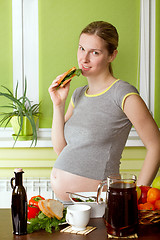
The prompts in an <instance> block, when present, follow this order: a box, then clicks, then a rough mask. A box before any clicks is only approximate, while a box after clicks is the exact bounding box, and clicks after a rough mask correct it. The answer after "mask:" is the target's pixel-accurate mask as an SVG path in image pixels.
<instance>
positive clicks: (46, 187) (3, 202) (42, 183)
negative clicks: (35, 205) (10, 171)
mask: <svg viewBox="0 0 160 240" xmlns="http://www.w3.org/2000/svg"><path fill="white" fill-rule="evenodd" d="M13 183H14V182H13ZM23 185H24V187H25V189H26V192H27V199H28V200H29V199H30V198H31V197H33V196H36V195H41V196H42V197H44V198H46V199H47V198H54V193H53V191H52V189H51V185H50V179H49V178H24V180H23ZM11 197H12V188H11V184H10V179H8V178H0V208H10V207H11Z"/></svg>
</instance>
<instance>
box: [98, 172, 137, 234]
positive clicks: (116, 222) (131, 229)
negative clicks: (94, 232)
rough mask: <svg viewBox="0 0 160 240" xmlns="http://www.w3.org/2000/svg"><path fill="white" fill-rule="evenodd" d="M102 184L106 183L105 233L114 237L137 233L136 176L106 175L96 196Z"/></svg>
mask: <svg viewBox="0 0 160 240" xmlns="http://www.w3.org/2000/svg"><path fill="white" fill-rule="evenodd" d="M104 185H107V192H106V208H105V215H104V220H105V224H106V227H107V233H108V234H110V235H112V236H116V237H126V236H129V235H133V234H135V233H137V227H138V208H137V191H136V176H135V175H131V174H121V175H118V176H110V177H108V178H107V180H105V181H102V182H101V183H100V185H99V187H98V195H97V197H98V198H99V194H100V192H101V190H102V187H103V186H104Z"/></svg>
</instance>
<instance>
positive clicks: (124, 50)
mask: <svg viewBox="0 0 160 240" xmlns="http://www.w3.org/2000/svg"><path fill="white" fill-rule="evenodd" d="M139 5H140V1H139V0H134V1H133V0H99V1H93V0H92V1H91V0H87V1H86V0H81V1H78V0H77V1H76V0H74V1H73V0H58V1H57V0H53V1H52V0H45V1H42V0H39V77H40V90H39V93H40V98H41V100H42V101H43V106H42V111H44V112H45V114H44V116H43V119H42V120H41V122H40V127H51V118H52V103H51V100H50V98H49V94H48V87H49V85H50V83H51V82H52V80H53V79H54V78H55V77H56V76H57V75H58V74H60V73H62V72H64V71H66V70H67V69H68V68H70V67H72V66H73V65H75V66H77V60H76V52H77V45H78V36H79V33H80V31H81V29H82V28H83V27H84V26H85V25H87V24H88V23H89V22H91V21H94V20H105V21H109V22H111V23H113V24H114V25H115V26H116V27H117V29H118V31H119V34H120V42H119V47H118V50H119V54H118V56H117V59H116V61H115V63H114V66H113V67H114V72H115V75H116V77H119V78H122V79H124V80H126V81H129V82H131V83H133V84H134V85H137V82H136V80H137V68H138V66H137V60H138V41H139V38H138V36H139V10H140V9H139ZM156 5H157V10H156V21H157V24H156V92H155V97H156V110H155V115H156V120H157V121H158V123H159V124H160V116H159V92H158V91H159V89H160V86H159V85H160V82H159V78H160V68H159V59H160V57H159V56H160V46H159V44H160V31H159V23H160V2H159V1H156ZM0 49H1V51H0V76H1V79H0V85H1V84H3V85H7V86H8V87H9V88H10V89H12V78H13V76H12V64H13V63H12V1H11V0H0ZM85 83H86V81H85V79H82V78H81V79H80V80H79V79H77V80H76V79H75V80H73V81H72V83H71V92H70V95H71V93H72V92H73V90H74V89H75V87H77V86H79V85H81V84H85ZM69 98H70V96H69ZM68 101H69V99H68ZM46 110H47V111H46ZM145 153H146V150H145V148H143V147H128V148H125V150H124V152H123V156H122V164H121V171H123V172H124V171H127V172H128V171H129V172H133V173H135V174H136V175H137V176H138V174H139V171H140V169H141V166H142V164H143V160H144V158H145ZM56 158H57V155H56V153H55V152H54V151H53V150H52V148H15V149H12V148H9V149H7V148H0V177H9V178H11V177H12V176H13V170H14V168H15V167H23V168H24V171H25V177H50V172H51V169H52V167H53V164H54V162H55V160H56ZM159 174H160V171H159Z"/></svg>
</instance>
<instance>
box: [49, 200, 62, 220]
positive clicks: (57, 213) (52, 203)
mask: <svg viewBox="0 0 160 240" xmlns="http://www.w3.org/2000/svg"><path fill="white" fill-rule="evenodd" d="M47 208H48V211H49V213H50V214H51V215H52V217H56V218H57V219H58V220H60V219H61V218H62V217H63V204H62V203H61V202H60V201H58V200H55V199H47Z"/></svg>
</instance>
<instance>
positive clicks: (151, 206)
mask: <svg viewBox="0 0 160 240" xmlns="http://www.w3.org/2000/svg"><path fill="white" fill-rule="evenodd" d="M143 210H155V207H154V204H152V203H150V202H146V203H144V206H143Z"/></svg>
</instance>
